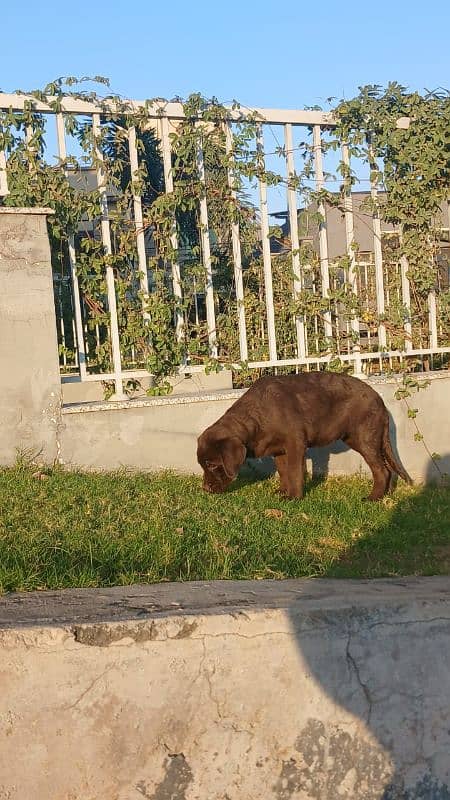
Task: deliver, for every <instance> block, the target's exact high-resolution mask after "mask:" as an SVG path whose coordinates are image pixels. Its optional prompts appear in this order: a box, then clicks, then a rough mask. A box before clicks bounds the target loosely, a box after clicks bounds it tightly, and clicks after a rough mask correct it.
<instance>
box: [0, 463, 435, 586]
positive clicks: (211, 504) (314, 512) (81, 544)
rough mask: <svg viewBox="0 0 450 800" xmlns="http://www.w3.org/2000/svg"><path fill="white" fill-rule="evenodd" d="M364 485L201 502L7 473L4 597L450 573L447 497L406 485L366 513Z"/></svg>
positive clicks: (183, 493) (127, 478)
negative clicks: (290, 496)
mask: <svg viewBox="0 0 450 800" xmlns="http://www.w3.org/2000/svg"><path fill="white" fill-rule="evenodd" d="M368 489H369V482H368V481H365V480H362V479H359V478H346V479H336V478H334V479H332V478H329V479H328V480H327V481H325V482H321V483H319V482H311V481H310V482H309V483H307V492H306V496H305V498H304V499H303V500H302V501H295V500H294V501H288V500H283V499H282V498H281V497H279V496H278V494H277V491H276V490H277V479H276V478H274V479H270V480H268V481H261V482H257V483H244V482H239V481H237V482H235V483H234V484H233V485H232V487H231V490H229V491H228V492H227V493H226V494H225V495H207V494H205V493H204V492H202V490H201V487H200V479H199V478H198V477H190V476H187V477H180V476H177V475H174V474H170V473H161V474H154V475H151V474H130V473H126V472H119V473H114V474H113V473H109V474H90V475H88V474H83V473H71V472H64V471H63V470H60V469H56V470H53V471H49V473H48V474H47V475H44V476H39V475H38V476H36V475H35V474H33V469H32V468H29V467H26V466H17V467H15V468H13V469H3V470H0V509H1V511H0V515H1V516H0V592H9V591H20V590H31V589H56V588H62V587H81V586H112V585H114V584H129V583H139V582H141V583H142V582H155V581H163V580H198V579H206V580H211V579H214V578H287V577H302V576H335V577H366V576H369V577H375V576H384V575H406V574H409V575H411V574H421V575H430V574H437V573H447V572H450V489H448V488H428V489H419V488H418V489H410V488H408V487H405V486H404V485H403V484H399V486H398V488H397V490H396V491H395V493H394V494H393V495H392V496H391V497H388V498H386V499H385V500H384V501H382V502H381V503H363V502H362V498H363V497H364V496H365V495H367V493H368Z"/></svg>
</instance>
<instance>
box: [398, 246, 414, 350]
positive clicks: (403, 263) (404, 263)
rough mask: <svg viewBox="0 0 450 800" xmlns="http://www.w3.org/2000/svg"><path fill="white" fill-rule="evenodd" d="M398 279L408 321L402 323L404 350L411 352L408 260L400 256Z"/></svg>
mask: <svg viewBox="0 0 450 800" xmlns="http://www.w3.org/2000/svg"><path fill="white" fill-rule="evenodd" d="M400 278H401V284H402V303H403V305H404V306H406V308H407V309H408V313H409V319H408V320H406V322H405V323H404V326H403V327H404V329H405V350H406V352H408V351H409V350H412V346H413V343H412V324H411V291H410V285H409V279H408V259H407V258H406V256H400Z"/></svg>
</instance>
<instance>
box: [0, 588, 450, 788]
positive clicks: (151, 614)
mask: <svg viewBox="0 0 450 800" xmlns="http://www.w3.org/2000/svg"><path fill="white" fill-rule="evenodd" d="M0 642H1V648H0V674H1V676H2V690H3V691H2V694H1V698H0V735H1V737H2V739H1V740H2V747H1V748H0V797H5V798H8V800H19V799H20V800H23V798H33V800H63V798H64V799H65V800H66V799H67V798H70V800H101V799H103V798H104V800H112V799H113V798H114V800H142V798H143V797H144V798H149V799H150V800H169V798H170V800H199V799H200V798H201V799H202V800H203V798H205V800H224V798H228V800H242V798H245V800H338V798H349V799H350V800H431V798H432V799H433V800H448V797H449V796H450V759H449V757H448V753H449V748H450V734H449V731H450V703H449V701H448V698H449V697H450V670H449V669H448V665H449V663H450V578H442V577H439V578H408V579H402V580H377V581H370V582H369V581H331V580H306V581H286V582H272V581H255V582H250V581H244V582H242V583H240V582H212V583H208V584H205V583H193V584H160V585H158V586H133V587H121V588H114V589H106V590H98V591H93V590H77V591H66V592H49V593H37V594H36V593H35V594H29V595H24V594H20V595H11V596H7V597H3V598H1V600H0Z"/></svg>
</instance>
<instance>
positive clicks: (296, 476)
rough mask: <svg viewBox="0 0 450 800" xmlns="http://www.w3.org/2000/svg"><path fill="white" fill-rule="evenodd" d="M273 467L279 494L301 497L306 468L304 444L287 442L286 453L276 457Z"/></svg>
mask: <svg viewBox="0 0 450 800" xmlns="http://www.w3.org/2000/svg"><path fill="white" fill-rule="evenodd" d="M275 465H276V468H277V470H278V474H279V476H280V492H281V494H283V495H285V496H286V497H290V498H295V497H298V498H301V497H303V489H304V484H305V468H306V446H305V444H304V443H303V442H289V445H288V446H287V447H286V452H285V453H283V455H280V456H276V458H275Z"/></svg>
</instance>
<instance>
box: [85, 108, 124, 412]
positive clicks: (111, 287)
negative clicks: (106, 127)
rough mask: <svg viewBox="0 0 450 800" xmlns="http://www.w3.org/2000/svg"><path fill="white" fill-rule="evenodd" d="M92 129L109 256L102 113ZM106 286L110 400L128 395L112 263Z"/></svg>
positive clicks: (110, 248)
mask: <svg viewBox="0 0 450 800" xmlns="http://www.w3.org/2000/svg"><path fill="white" fill-rule="evenodd" d="M92 130H93V134H94V139H95V158H96V162H97V163H96V171H97V186H98V191H99V193H100V203H101V212H102V218H101V230H102V241H103V246H104V248H105V251H106V254H107V255H108V256H110V255H112V244H111V230H110V227H109V218H108V189H107V185H106V180H105V171H104V168H103V153H102V151H101V147H100V145H99V139H100V135H101V127H100V114H93V115H92ZM106 287H107V292H108V306H109V316H110V326H111V349H112V361H113V373H114V386H115V392H114V394H113V395H112V397H110V400H126V399H127V397H126V395H125V393H124V391H123V385H122V358H121V355H120V338H119V324H118V319H117V300H116V287H115V283H114V271H113V268H112V266H111V265H110V264H108V265H107V267H106Z"/></svg>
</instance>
